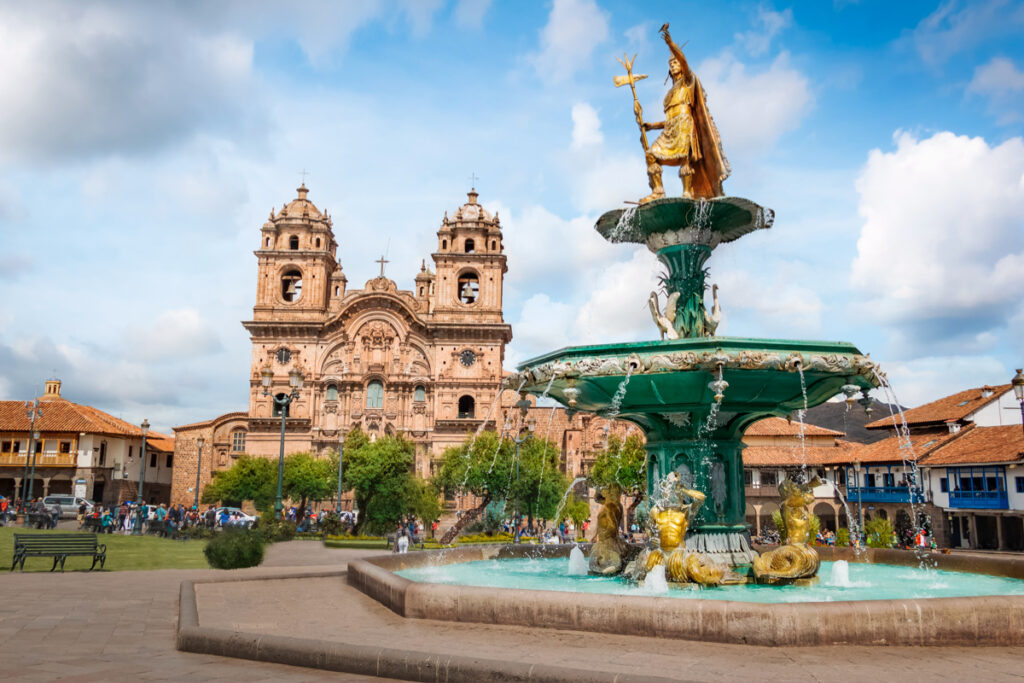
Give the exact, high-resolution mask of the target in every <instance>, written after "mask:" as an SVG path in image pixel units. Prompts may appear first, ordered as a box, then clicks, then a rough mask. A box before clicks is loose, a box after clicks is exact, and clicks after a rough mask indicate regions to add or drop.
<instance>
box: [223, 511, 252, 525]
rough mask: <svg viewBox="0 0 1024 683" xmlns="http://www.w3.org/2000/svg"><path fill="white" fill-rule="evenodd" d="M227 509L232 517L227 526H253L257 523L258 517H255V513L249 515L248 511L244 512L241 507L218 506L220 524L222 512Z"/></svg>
mask: <svg viewBox="0 0 1024 683" xmlns="http://www.w3.org/2000/svg"><path fill="white" fill-rule="evenodd" d="M225 510H226V511H227V513H228V515H229V516H230V517H231V519H230V520H229V521H228V523H227V526H232V525H234V526H244V527H250V526H252V525H253V524H255V523H256V517H254V516H253V515H247V514H246V513H244V512H242V510H241V509H239V508H231V507H220V508H217V522H218V524H219V523H220V516H221V513H222V512H224V511H225Z"/></svg>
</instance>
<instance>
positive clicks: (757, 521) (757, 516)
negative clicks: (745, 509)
mask: <svg viewBox="0 0 1024 683" xmlns="http://www.w3.org/2000/svg"><path fill="white" fill-rule="evenodd" d="M752 507H753V508H754V528H755V529H756V532H755V533H754V535H755V536H760V535H761V506H760V505H753V506H752Z"/></svg>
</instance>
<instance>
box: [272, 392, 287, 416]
mask: <svg viewBox="0 0 1024 683" xmlns="http://www.w3.org/2000/svg"><path fill="white" fill-rule="evenodd" d="M286 396H287V394H284V393H281V394H278V395H277V396H275V397H274V398H276V399H277V401H274V411H273V412H272V413H271V415H272V416H273V417H281V413H282V412H283V413H284V416H285V417H288V409H289V408H290V407H291V406H287V405H282V404H280V403H278V401H283V400H284V399H285V397H286Z"/></svg>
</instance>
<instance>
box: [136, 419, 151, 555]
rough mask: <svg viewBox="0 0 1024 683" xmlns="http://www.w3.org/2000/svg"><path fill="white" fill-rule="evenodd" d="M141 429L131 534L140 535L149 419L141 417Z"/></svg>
mask: <svg viewBox="0 0 1024 683" xmlns="http://www.w3.org/2000/svg"><path fill="white" fill-rule="evenodd" d="M139 428H140V430H141V431H142V452H141V453H140V454H139V495H138V496H136V498H138V500H137V501H136V504H135V528H133V529H132V536H141V535H142V500H143V499H142V483H143V482H144V481H145V478H146V435H147V434H149V420H146V419H143V420H142V424H141V425H139Z"/></svg>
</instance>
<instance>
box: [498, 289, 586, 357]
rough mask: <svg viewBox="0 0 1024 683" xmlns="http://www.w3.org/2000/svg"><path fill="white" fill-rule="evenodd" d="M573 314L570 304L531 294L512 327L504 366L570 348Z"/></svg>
mask: <svg viewBox="0 0 1024 683" xmlns="http://www.w3.org/2000/svg"><path fill="white" fill-rule="evenodd" d="M575 314H576V311H575V309H574V308H573V307H572V306H570V305H569V304H566V303H562V302H558V301H552V300H551V297H549V296H548V295H547V294H534V295H533V296H531V297H530V298H529V299H527V300H526V302H525V303H524V304H523V307H522V310H521V311H520V313H519V320H518V321H517V322H516V323H514V324H513V326H512V329H513V330H514V335H515V343H514V344H513V349H514V350H510V352H509V357H508V358H506V365H508V366H512V365H515V364H517V363H519V362H521V361H523V360H526V359H527V358H532V357H534V356H538V355H540V354H542V353H547V352H549V351H554V350H555V349H560V348H562V347H564V346H567V345H568V344H569V339H570V332H571V330H572V328H573V323H574V317H575Z"/></svg>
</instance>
